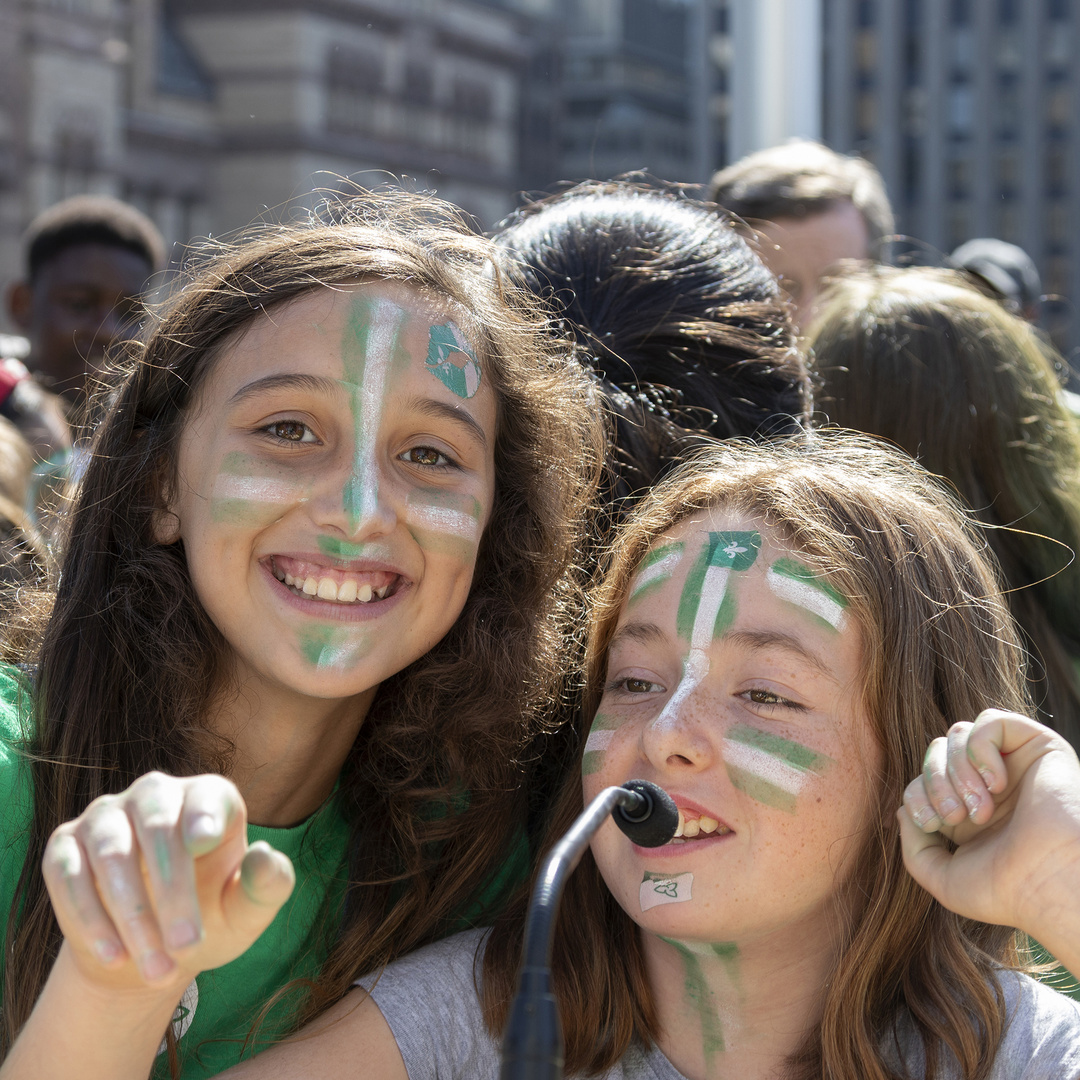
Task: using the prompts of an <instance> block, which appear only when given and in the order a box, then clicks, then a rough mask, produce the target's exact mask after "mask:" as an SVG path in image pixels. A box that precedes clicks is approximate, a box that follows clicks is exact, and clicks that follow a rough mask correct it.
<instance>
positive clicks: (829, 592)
mask: <svg viewBox="0 0 1080 1080" xmlns="http://www.w3.org/2000/svg"><path fill="white" fill-rule="evenodd" d="M766 580H767V581H768V583H769V588H770V589H772V591H773V592H774V593H776V595H777V596H779V597H780V599H781V600H786V601H787V602H788V603H789V604H795V605H796V606H797V607H800V608H803V609H804V610H805V611H808V612H810V614H811V615H813V616H815V617H816V618H818V619H820V620H821V621H822V622H823V623H825V624H826V625H827V626H829V627H831V628H832V629H833V630H836V631H840V630H842V629H843V628H844V623H845V619H844V610H845V608H847V606H848V604H847V600H845V599H844V597H843V596H841V595H840V593H838V592H837V591H836V589H834V588H833V587H832V586H831V585H830V584H829V583H828V582H826V581H823V580H822V579H821V575H820V574H815V573H814V571H813V570H811V569H810V568H809V567H808V566H804V565H803V564H802V563H801V562H799V561H798V560H797V559H790V558H781V559H777V560H776V562H774V563H773V564H772V566H770V567H769V572H768V574H767V576H766Z"/></svg>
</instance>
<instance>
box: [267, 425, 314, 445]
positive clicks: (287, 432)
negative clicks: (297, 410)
mask: <svg viewBox="0 0 1080 1080" xmlns="http://www.w3.org/2000/svg"><path fill="white" fill-rule="evenodd" d="M270 430H271V431H272V432H273V433H274V435H276V436H277V437H278V438H279V439H286V440H287V441H288V442H304V441H305V438H304V437H305V436H306V435H307V434H308V428H307V424H301V423H300V421H299V420H278V421H277V423H274V424H271V425H270ZM308 441H310V440H308Z"/></svg>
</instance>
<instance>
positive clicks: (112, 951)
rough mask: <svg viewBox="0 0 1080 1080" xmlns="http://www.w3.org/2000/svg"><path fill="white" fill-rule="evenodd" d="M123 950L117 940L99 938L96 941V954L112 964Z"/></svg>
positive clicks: (106, 962) (104, 961)
mask: <svg viewBox="0 0 1080 1080" xmlns="http://www.w3.org/2000/svg"><path fill="white" fill-rule="evenodd" d="M122 951H123V950H122V949H121V948H120V946H119V945H118V944H117V943H116V942H115V941H110V940H109V939H108V938H99V939H98V940H97V941H95V942H94V955H95V956H96V957H97V958H98V959H99V960H100V961H101V962H102V963H103V964H111V963H112V962H113V961H114V960H115V959H116V958H117V957H118V956H119V955H120V953H121V952H122Z"/></svg>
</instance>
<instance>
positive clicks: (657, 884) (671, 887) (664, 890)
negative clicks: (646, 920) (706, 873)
mask: <svg viewBox="0 0 1080 1080" xmlns="http://www.w3.org/2000/svg"><path fill="white" fill-rule="evenodd" d="M693 884H694V875H693V874H691V873H689V872H687V873H685V874H675V875H673V876H672V877H669V878H659V879H657V880H655V881H651V880H648V879H646V880H645V881H643V882H642V883H641V888H640V889H639V890H638V903H639V904H640V905H641V910H642V911H648V910H649V909H650V908H654V907H659V906H660V905H661V904H685V903H686V901H687V900H693V898H694V897H693Z"/></svg>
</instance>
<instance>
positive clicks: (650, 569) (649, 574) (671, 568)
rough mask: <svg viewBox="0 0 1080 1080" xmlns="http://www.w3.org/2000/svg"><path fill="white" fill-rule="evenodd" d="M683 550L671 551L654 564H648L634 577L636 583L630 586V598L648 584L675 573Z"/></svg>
mask: <svg viewBox="0 0 1080 1080" xmlns="http://www.w3.org/2000/svg"><path fill="white" fill-rule="evenodd" d="M682 557H683V553H682V551H669V552H668V553H667V554H666V555H665V556H664V557H663V558H662V559H659V560H658V561H657V562H654V563H653V564H652V566H646V567H645V569H644V570H642V571H641V573H640V574H638V575H637V577H635V578H634V583H633V584H632V585H631V586H630V599H631V600H633V599H634V597H635V596H636V595H637V594H638V593H639V592H641V590H642V589H644V588H645V587H646V586H647V585H651V584H652V583H653V582H654V581H656V580H657V579H658V578H662V577H667V576H669V575H671V574H673V573H675V567H677V566H678V565H679V562H680V561H681V560H682Z"/></svg>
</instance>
